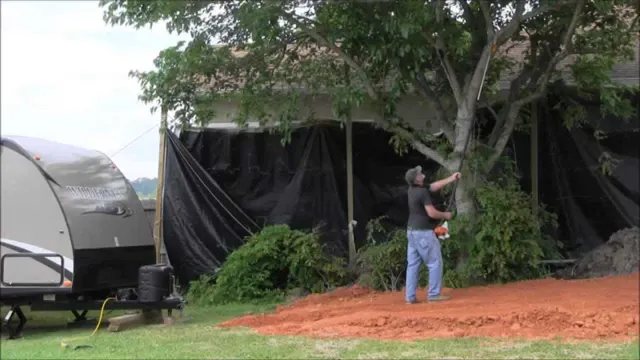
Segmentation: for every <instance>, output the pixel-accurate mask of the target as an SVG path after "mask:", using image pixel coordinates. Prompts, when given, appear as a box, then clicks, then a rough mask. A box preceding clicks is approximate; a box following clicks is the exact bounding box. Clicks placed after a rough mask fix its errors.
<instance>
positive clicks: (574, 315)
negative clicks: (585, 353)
mask: <svg viewBox="0 0 640 360" xmlns="http://www.w3.org/2000/svg"><path fill="white" fill-rule="evenodd" d="M639 280H640V279H639V277H638V274H632V275H625V276H618V277H609V278H599V279H588V280H556V279H544V280H534V281H524V282H518V283H512V284H507V285H495V286H486V287H474V288H468V289H446V291H445V294H449V295H452V296H453V298H452V299H451V300H449V301H445V302H441V303H426V302H425V303H419V304H414V305H409V304H405V302H404V296H403V293H402V292H387V293H377V292H373V291H372V290H369V289H365V288H361V287H352V288H345V289H340V290H337V291H335V292H332V293H329V294H324V295H313V296H309V297H307V298H304V299H302V300H300V301H297V302H295V303H293V304H292V305H289V306H283V307H280V308H278V309H277V311H276V312H275V313H273V314H267V315H250V316H244V317H241V318H236V319H232V320H230V321H227V322H225V323H223V324H221V326H225V327H232V326H248V327H251V328H254V329H256V330H257V331H258V332H260V333H262V334H282V335H308V336H315V337H368V338H378V339H404V340H414V339H428V338H434V337H466V336H490V337H514V338H543V339H552V338H555V337H561V338H575V339H621V340H623V339H630V338H633V337H637V336H638V327H639V326H640V325H639V324H638V310H639V308H638V291H639V287H638V281H639ZM419 295H420V296H422V297H423V298H424V297H425V296H426V293H425V291H424V290H421V291H420V292H419Z"/></svg>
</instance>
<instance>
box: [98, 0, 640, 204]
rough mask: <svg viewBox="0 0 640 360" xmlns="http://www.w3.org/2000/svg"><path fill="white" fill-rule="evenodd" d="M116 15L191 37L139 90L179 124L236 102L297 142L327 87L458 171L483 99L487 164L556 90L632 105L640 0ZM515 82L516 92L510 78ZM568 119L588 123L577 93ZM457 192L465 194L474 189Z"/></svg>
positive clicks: (300, 6)
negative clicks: (629, 64) (413, 109)
mask: <svg viewBox="0 0 640 360" xmlns="http://www.w3.org/2000/svg"><path fill="white" fill-rule="evenodd" d="M101 6H102V7H103V9H104V16H105V21H107V22H108V23H110V24H112V25H124V26H134V27H138V28H139V27H145V26H151V25H155V24H158V23H160V22H165V23H166V27H167V29H168V30H169V31H171V32H178V33H188V34H190V35H191V38H192V39H191V40H190V41H188V42H182V43H179V44H177V45H176V46H173V47H170V48H168V49H166V50H164V51H162V52H161V53H160V55H159V56H158V57H157V58H156V59H155V66H156V69H155V70H153V71H149V72H139V71H133V72H132V73H131V75H132V76H134V77H136V78H137V79H138V80H139V82H140V84H141V87H142V94H141V99H142V100H143V101H145V102H148V103H153V104H155V106H157V105H158V104H161V105H162V106H164V107H166V108H167V109H168V110H172V111H175V116H176V119H177V120H179V121H180V122H181V123H182V124H193V123H200V124H202V123H206V122H208V121H210V120H211V118H212V116H213V115H214V114H215V111H216V101H220V100H228V99H234V100H236V101H238V103H239V104H240V105H239V106H240V108H239V111H238V113H237V114H236V117H235V119H234V121H236V122H238V123H239V124H246V122H247V121H248V120H250V119H255V120H258V121H260V122H261V123H262V124H266V123H277V126H278V129H279V130H280V131H282V134H283V139H284V140H285V141H286V140H287V139H288V137H289V136H290V134H291V130H292V127H293V124H294V122H296V121H300V120H310V119H313V117H314V114H312V113H309V111H308V110H307V108H308V107H306V106H305V104H308V102H309V101H312V100H313V99H314V98H315V97H317V96H321V95H323V96H329V98H330V99H331V105H332V109H333V112H334V115H335V117H336V118H337V119H346V118H347V117H348V116H349V113H350V111H351V110H352V109H353V108H354V107H358V106H362V105H363V104H365V103H366V104H369V105H371V106H373V107H374V108H375V109H377V114H378V117H377V118H376V119H375V122H376V124H377V125H379V126H382V127H384V128H385V129H387V130H389V131H391V132H392V133H393V134H394V137H393V138H392V142H393V146H395V147H396V149H397V150H398V151H400V152H401V151H404V150H406V149H407V147H408V146H412V147H413V148H415V149H416V150H418V151H420V152H421V153H422V154H424V155H425V156H427V157H428V158H430V159H433V160H435V161H437V162H438V163H440V164H441V165H443V166H444V167H445V168H446V169H447V170H449V171H455V170H456V169H457V167H458V165H459V162H460V157H461V153H462V152H463V150H464V149H465V144H466V142H467V139H468V136H469V134H470V133H471V131H472V128H473V119H474V116H476V113H477V111H478V110H479V109H483V108H484V109H486V110H487V111H488V112H489V113H491V114H492V118H491V119H490V120H489V123H490V125H492V126H493V128H492V131H490V132H489V133H488V135H486V136H484V137H481V138H474V140H473V143H472V145H471V149H474V150H476V151H482V153H483V154H484V155H483V161H482V165H481V167H480V170H481V171H489V170H491V168H492V167H493V166H494V165H495V163H496V162H497V161H498V159H499V157H500V156H501V154H502V152H503V150H504V148H505V146H506V144H507V142H508V140H509V138H510V136H511V134H512V132H513V131H514V129H515V128H516V126H519V125H521V124H523V123H525V122H526V114H527V111H525V110H527V109H528V108H529V107H530V105H531V104H532V103H535V102H536V101H537V100H538V99H541V98H543V97H544V96H546V95H547V94H548V92H549V91H550V89H551V88H554V89H563V88H566V87H568V86H573V87H575V88H576V89H577V91H578V92H579V94H580V96H582V97H592V98H595V99H600V102H601V104H602V109H603V112H605V113H608V114H613V115H616V116H621V117H627V118H628V117H630V116H632V115H633V114H634V112H633V110H634V109H633V106H632V104H631V103H630V102H629V100H628V97H625V96H623V94H624V92H627V91H629V88H628V87H624V86H623V85H620V84H617V83H615V82H614V81H613V80H612V79H611V76H610V74H611V71H612V69H613V67H614V65H615V64H617V63H619V62H623V61H629V60H631V59H633V57H634V52H635V51H637V50H636V44H637V41H638V40H637V33H638V30H639V22H638V8H639V7H638V0H627V1H612V0H527V1H517V2H516V1H504V0H486V1H467V0H458V1H444V0H378V1H364V0H352V1H348V0H342V1H330V0H325V1H321V0H252V1H233V0H212V1H204V2H203V1H170V0H159V1H153V2H151V1H143V0H103V1H102V2H101ZM505 83H508V86H507V87H506V89H507V91H508V93H507V94H506V96H505V95H504V94H503V95H502V96H500V87H501V84H502V85H504V84H505ZM407 94H417V96H419V97H420V98H421V99H422V100H424V102H426V103H428V104H429V105H430V108H431V109H433V115H432V116H426V117H425V119H424V122H425V124H426V123H428V124H429V125H431V128H433V127H435V128H437V129H440V130H441V132H442V135H441V136H433V135H431V134H429V133H426V132H424V131H422V130H420V128H418V127H416V126H412V125H410V124H407V123H406V121H404V119H402V117H400V116H399V115H398V111H397V110H398V109H397V106H398V103H399V101H400V100H401V99H402V97H403V96H406V95H407ZM563 105H564V107H565V108H566V109H567V111H565V113H566V114H567V118H566V119H565V120H566V123H567V125H572V124H575V123H579V122H580V121H584V117H585V113H584V110H583V109H581V105H580V104H578V103H576V102H573V101H569V100H567V102H566V103H565V104H563ZM459 196H460V197H462V198H464V197H465V195H464V190H462V192H461V194H459Z"/></svg>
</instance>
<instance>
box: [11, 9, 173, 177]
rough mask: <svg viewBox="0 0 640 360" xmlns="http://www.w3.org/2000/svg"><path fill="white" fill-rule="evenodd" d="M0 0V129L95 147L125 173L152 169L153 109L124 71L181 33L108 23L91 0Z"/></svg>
mask: <svg viewBox="0 0 640 360" xmlns="http://www.w3.org/2000/svg"><path fill="white" fill-rule="evenodd" d="M0 7H1V8H0V13H1V17H2V18H1V21H2V22H1V32H0V35H1V37H2V38H1V39H0V40H1V41H0V55H1V61H0V65H1V70H0V71H1V72H0V74H1V75H0V82H1V92H0V95H1V98H0V110H1V114H0V133H1V134H2V135H21V136H29V137H38V138H43V139H47V140H52V141H56V142H61V143H65V144H70V145H75V146H80V147H84V148H89V149H95V150H99V151H102V152H104V153H105V154H107V155H109V156H111V158H112V160H113V161H114V162H115V163H116V165H117V166H118V167H119V168H120V170H121V171H122V172H123V173H124V175H125V176H126V177H127V178H129V179H131V180H133V179H137V178H139V177H156V176H157V172H158V142H159V141H158V140H159V133H158V127H157V125H159V122H160V113H159V112H158V113H156V114H153V115H152V114H151V113H150V107H149V106H148V105H145V104H143V103H142V102H141V101H139V100H138V95H139V94H140V87H139V85H138V83H137V81H136V80H135V79H133V78H129V76H128V73H129V71H130V70H151V69H153V59H154V58H155V57H156V56H157V55H158V53H159V52H160V51H161V50H163V49H165V48H167V47H169V46H172V45H175V44H176V43H177V42H178V41H179V40H181V39H185V36H184V35H183V36H178V35H171V34H169V33H168V32H167V31H166V29H165V28H164V26H154V27H153V29H152V30H150V29H141V30H135V29H133V28H128V27H121V26H118V27H111V26H108V25H106V24H105V23H104V21H103V19H102V9H101V8H100V7H99V6H98V2H97V1H42V2H39V1H5V0H2V1H1V2H0ZM150 129H151V130H150ZM145 132H146V134H145V135H143V136H142V137H141V138H140V139H139V140H137V141H135V142H133V143H132V144H131V145H129V146H128V147H126V148H125V149H124V150H121V149H122V148H123V147H125V146H126V145H127V144H128V143H130V142H132V141H133V140H134V139H135V138H137V137H139V136H140V135H142V134H143V133H145ZM119 150H121V151H120V152H118V151H119ZM116 152H117V154H116ZM114 154H115V155H114ZM112 155H114V156H112Z"/></svg>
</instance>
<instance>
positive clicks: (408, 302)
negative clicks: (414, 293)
mask: <svg viewBox="0 0 640 360" xmlns="http://www.w3.org/2000/svg"><path fill="white" fill-rule="evenodd" d="M417 303H418V300H417V299H411V300H407V304H409V305H411V304H417Z"/></svg>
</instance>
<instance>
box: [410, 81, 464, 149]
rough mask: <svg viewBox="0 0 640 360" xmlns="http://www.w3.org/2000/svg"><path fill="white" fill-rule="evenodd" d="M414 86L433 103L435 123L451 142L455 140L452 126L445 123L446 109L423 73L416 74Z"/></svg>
mask: <svg viewBox="0 0 640 360" xmlns="http://www.w3.org/2000/svg"><path fill="white" fill-rule="evenodd" d="M414 86H415V88H416V90H418V92H419V93H420V95H422V96H423V97H425V98H426V99H428V100H429V101H430V102H431V103H432V104H433V105H434V107H435V111H436V121H437V124H436V125H438V126H440V128H441V129H442V131H443V132H444V135H445V136H446V138H447V140H448V141H449V142H450V143H451V144H453V143H454V141H455V139H454V135H453V128H452V127H451V126H450V125H449V124H448V123H447V115H446V111H445V110H444V107H443V106H442V102H441V101H440V99H439V98H438V96H436V94H435V92H434V91H433V89H432V88H431V86H429V84H428V83H427V80H426V79H425V77H424V74H422V73H419V74H418V75H417V78H416V79H415V80H414Z"/></svg>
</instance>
